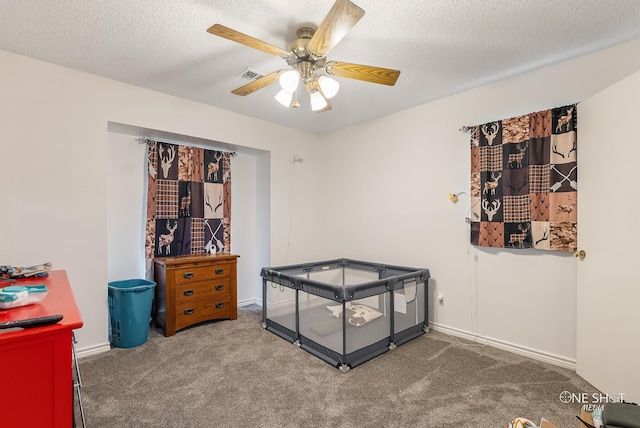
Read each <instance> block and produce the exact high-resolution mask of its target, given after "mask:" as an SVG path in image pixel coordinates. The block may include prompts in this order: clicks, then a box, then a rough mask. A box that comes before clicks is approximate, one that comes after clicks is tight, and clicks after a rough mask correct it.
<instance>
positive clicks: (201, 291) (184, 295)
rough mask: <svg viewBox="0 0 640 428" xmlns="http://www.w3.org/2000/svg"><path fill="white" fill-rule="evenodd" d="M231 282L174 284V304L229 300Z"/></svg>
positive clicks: (220, 279) (214, 281)
mask: <svg viewBox="0 0 640 428" xmlns="http://www.w3.org/2000/svg"><path fill="white" fill-rule="evenodd" d="M230 285H231V280H230V279H229V278H219V279H217V278H216V279H213V280H210V281H206V282H193V283H189V282H187V283H183V284H176V287H175V289H176V304H181V303H189V302H194V301H197V300H215V301H227V300H230V299H231V288H230Z"/></svg>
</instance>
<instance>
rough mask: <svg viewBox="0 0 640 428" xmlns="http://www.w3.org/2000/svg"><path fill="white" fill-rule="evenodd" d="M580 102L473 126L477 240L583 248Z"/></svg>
mask: <svg viewBox="0 0 640 428" xmlns="http://www.w3.org/2000/svg"><path fill="white" fill-rule="evenodd" d="M577 141H578V140H577V112H576V105H568V106H564V107H558V108H553V109H549V110H544V111H539V112H535V113H531V114H527V115H524V116H518V117H513V118H510V119H505V120H500V121H497V122H490V123H485V124H483V125H479V126H475V127H472V128H471V206H472V215H471V237H470V239H471V243H472V244H473V245H477V246H484V247H509V248H519V249H520V248H539V249H546V250H559V251H575V250H576V246H577V235H578V225H577V201H578V182H577V173H578V172H577V171H578V164H577Z"/></svg>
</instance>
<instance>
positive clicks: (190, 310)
mask: <svg viewBox="0 0 640 428" xmlns="http://www.w3.org/2000/svg"><path fill="white" fill-rule="evenodd" d="M193 311H194V309H193V308H189V309H185V310H184V314H185V315H191V314H193Z"/></svg>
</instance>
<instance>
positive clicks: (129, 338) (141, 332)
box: [109, 279, 156, 348]
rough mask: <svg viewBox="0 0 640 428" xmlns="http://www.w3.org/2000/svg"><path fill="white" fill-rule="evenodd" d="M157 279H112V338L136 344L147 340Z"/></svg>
mask: <svg viewBox="0 0 640 428" xmlns="http://www.w3.org/2000/svg"><path fill="white" fill-rule="evenodd" d="M155 286H156V283H155V282H152V281H147V280H144V279H128V280H124V281H113V282H109V342H111V344H112V345H113V346H115V347H118V348H133V347H134V346H139V345H142V344H143V343H145V342H146V341H147V337H148V335H149V322H150V321H151V306H152V304H153V294H154V289H155Z"/></svg>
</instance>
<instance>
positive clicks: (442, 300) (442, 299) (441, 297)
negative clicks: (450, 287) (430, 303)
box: [437, 294, 444, 305]
mask: <svg viewBox="0 0 640 428" xmlns="http://www.w3.org/2000/svg"><path fill="white" fill-rule="evenodd" d="M437 299H438V303H440V304H441V305H442V304H443V303H444V294H438V297H437Z"/></svg>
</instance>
